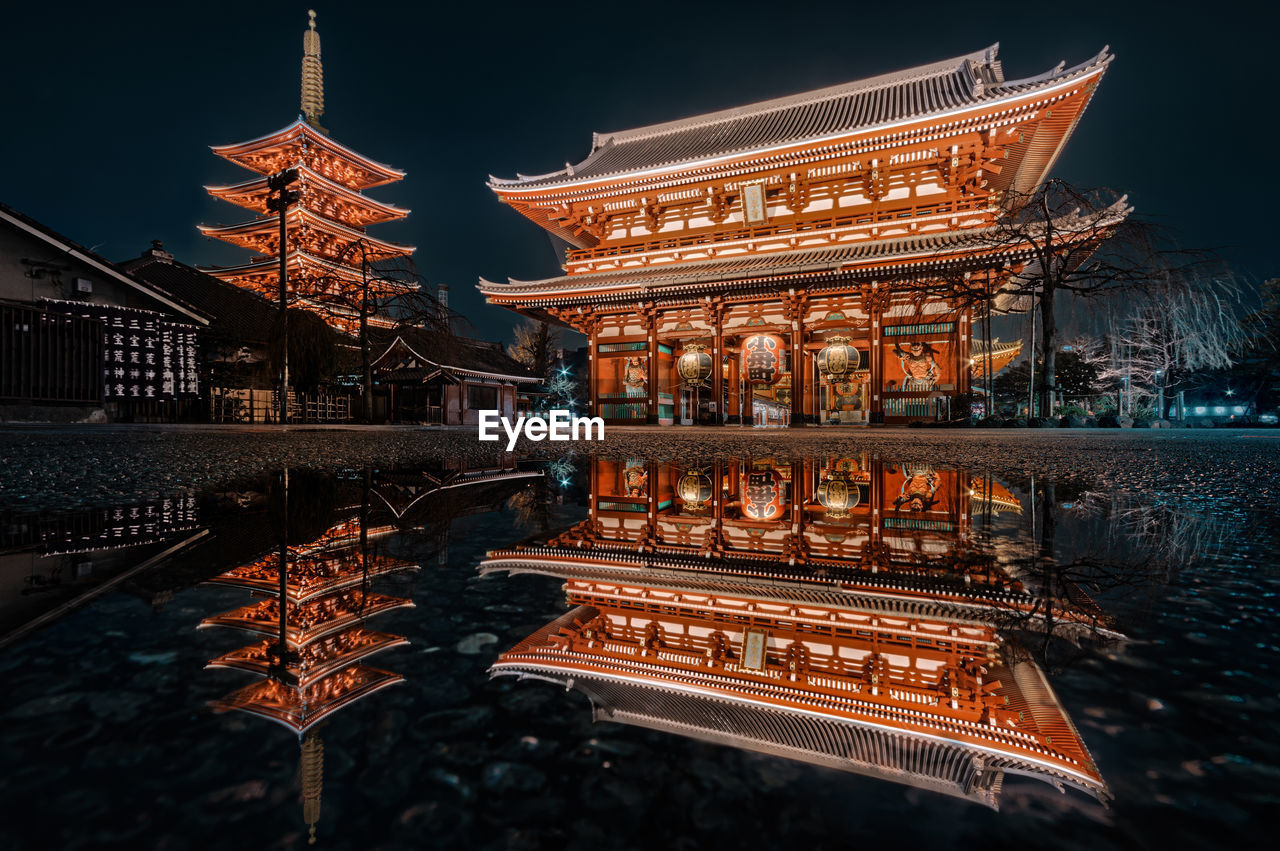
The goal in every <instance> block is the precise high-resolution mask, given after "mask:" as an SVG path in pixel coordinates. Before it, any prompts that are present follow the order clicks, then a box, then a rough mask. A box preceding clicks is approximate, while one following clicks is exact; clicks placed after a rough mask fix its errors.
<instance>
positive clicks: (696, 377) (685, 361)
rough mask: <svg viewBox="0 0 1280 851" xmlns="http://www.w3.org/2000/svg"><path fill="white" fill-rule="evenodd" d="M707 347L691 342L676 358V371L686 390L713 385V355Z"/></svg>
mask: <svg viewBox="0 0 1280 851" xmlns="http://www.w3.org/2000/svg"><path fill="white" fill-rule="evenodd" d="M706 349H707V347H706V346H703V345H700V344H698V343H690V344H689V345H687V346H685V347H684V353H683V354H682V355H680V357H679V359H677V360H676V372H677V373H679V375H680V381H681V383H683V384H684V388H685V389H686V390H694V389H697V388H699V387H709V386H711V355H709V354H707V351H706Z"/></svg>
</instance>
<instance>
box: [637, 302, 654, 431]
mask: <svg viewBox="0 0 1280 851" xmlns="http://www.w3.org/2000/svg"><path fill="white" fill-rule="evenodd" d="M641 315H642V316H644V323H645V327H646V329H647V330H648V332H649V343H648V346H649V410H648V413H646V414H645V418H644V421H645V423H646V424H648V425H657V424H658V311H657V309H656V308H655V307H654V306H653V305H651V304H649V305H645V306H643V307H642V308H641Z"/></svg>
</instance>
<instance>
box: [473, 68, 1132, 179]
mask: <svg viewBox="0 0 1280 851" xmlns="http://www.w3.org/2000/svg"><path fill="white" fill-rule="evenodd" d="M998 50H999V45H998V44H993V45H991V46H990V47H988V48H986V49H985V50H979V51H975V52H973V53H969V54H965V55H964V56H958V57H955V58H954V59H946V60H943V61H941V62H934V63H931V64H928V65H921V66H918V67H915V68H909V69H906V70H904V71H897V72H894V73H891V74H884V75H881V76H877V77H870V78H867V79H863V80H856V81H854V82H850V83H844V84H842V85H838V86H831V87H828V88H824V89H817V90H815V91H810V92H804V93H802V94H797V95H791V96H789V97H783V98H777V99H774V100H767V101H762V102H760V103H755V104H750V105H748V106H742V107H737V108H735V109H727V110H722V111H719V112H711V113H707V114H705V115H698V116H694V117H691V118H685V119H681V120H678V121H671V122H666V123H663V124H654V125H650V126H647V127H639V128H636V129H633V130H624V131H620V132H615V133H596V134H595V136H594V138H593V141H592V147H591V153H590V154H589V155H588V156H587V158H586V159H584V160H583V161H582V162H580V163H578V164H577V165H572V166H570V165H566V167H565V168H564V169H562V170H560V171H556V172H552V173H550V174H544V175H538V176H526V175H517V177H516V179H514V180H505V179H502V178H496V177H491V178H490V186H492V187H493V188H494V189H501V188H513V189H515V188H536V187H540V186H546V185H554V184H560V183H569V182H576V181H581V180H584V179H588V178H593V177H603V176H607V175H614V174H622V173H627V172H632V171H637V170H641V169H648V168H657V167H661V166H665V165H673V164H676V163H684V162H692V161H696V160H700V159H705V158H708V157H713V156H719V155H725V154H731V153H736V152H742V151H751V150H758V149H761V148H767V147H770V146H773V145H779V144H785V143H789V142H796V141H800V140H807V139H815V138H823V137H829V136H835V135H840V134H845V133H850V132H854V131H857V130H864V129H869V128H872V127H876V126H880V125H884V124H891V123H894V122H899V121H904V120H909V119H912V118H919V117H924V116H929V115H936V114H939V113H945V112H948V111H951V110H955V109H963V108H965V107H970V106H980V105H983V104H986V103H991V102H995V101H999V100H1001V99H1005V98H1009V97H1012V96H1017V95H1020V94H1024V93H1027V92H1030V91H1033V90H1036V89H1039V88H1045V87H1047V86H1050V85H1053V84H1056V83H1058V82H1061V81H1064V80H1068V79H1071V78H1075V77H1079V76H1081V75H1083V74H1086V73H1089V72H1092V71H1095V70H1096V69H1098V68H1099V67H1104V66H1105V65H1107V64H1108V63H1109V62H1110V61H1111V54H1110V53H1109V52H1108V49H1107V48H1106V47H1104V48H1103V49H1102V51H1101V52H1100V53H1098V55H1096V56H1094V57H1093V58H1091V59H1089V60H1088V61H1086V62H1084V63H1081V64H1080V65H1077V66H1075V67H1073V68H1069V69H1065V70H1064V65H1063V63H1059V64H1058V65H1057V66H1056V67H1055V68H1053V69H1051V70H1050V71H1047V72H1045V73H1043V74H1040V75H1038V76H1035V77H1028V78H1025V79H1021V80H1014V81H1006V80H1005V78H1004V72H1003V69H1002V68H1001V65H1000V62H999V60H998V59H997V58H996V56H997V53H998Z"/></svg>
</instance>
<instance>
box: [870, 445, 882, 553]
mask: <svg viewBox="0 0 1280 851" xmlns="http://www.w3.org/2000/svg"><path fill="white" fill-rule="evenodd" d="M870 473H871V476H870V482H869V484H868V486H867V501H868V502H870V503H871V528H870V529H868V530H867V540H868V541H870V542H871V543H872V544H873V545H874V544H878V543H880V523H881V516H880V515H881V511H882V509H883V507H884V490H885V488H884V485H885V481H884V476H885V472H884V461H882V460H880V459H879V458H873V459H872V460H871V467H870Z"/></svg>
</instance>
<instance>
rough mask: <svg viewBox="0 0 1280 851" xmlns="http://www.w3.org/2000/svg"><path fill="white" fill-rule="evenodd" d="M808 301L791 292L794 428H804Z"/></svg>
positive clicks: (789, 310) (802, 295)
mask: <svg viewBox="0 0 1280 851" xmlns="http://www.w3.org/2000/svg"><path fill="white" fill-rule="evenodd" d="M807 301H808V299H807V298H806V297H805V294H804V293H800V294H799V295H796V292H795V290H792V291H791V298H790V299H788V301H787V313H788V314H789V315H790V319H791V422H790V423H789V425H790V426H791V427H792V428H801V427H802V426H804V424H805V422H804V390H805V383H806V382H805V377H806V367H807V365H806V363H805V348H804V344H805V328H804V324H805V323H804V318H805V313H806V312H807Z"/></svg>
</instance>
